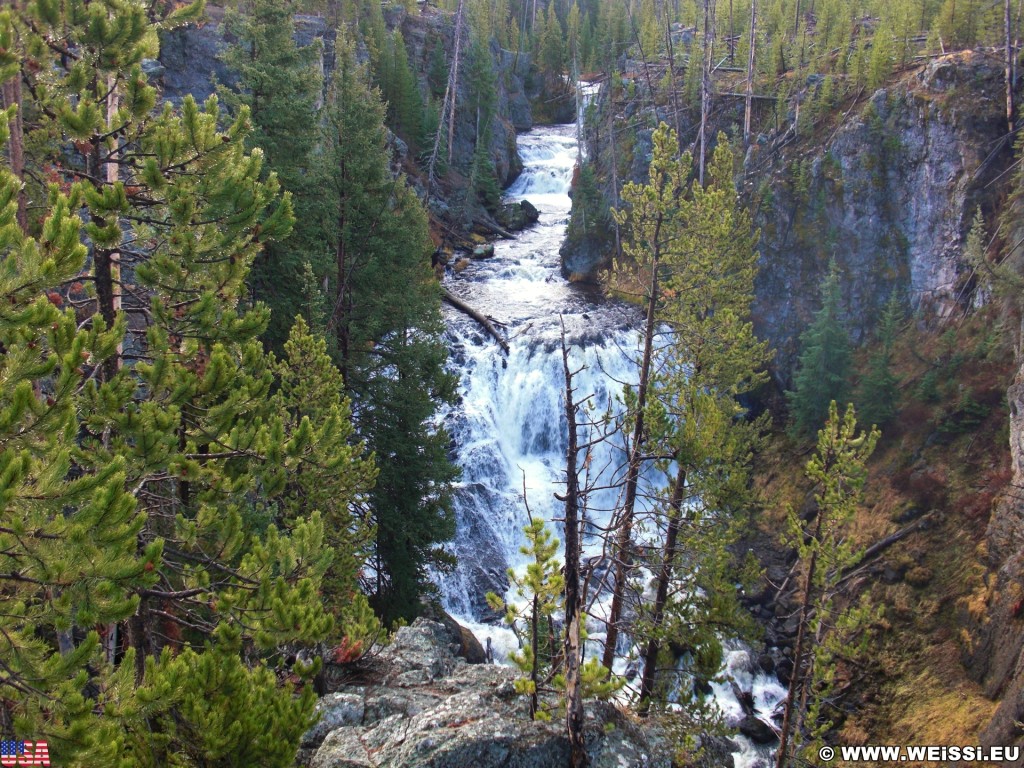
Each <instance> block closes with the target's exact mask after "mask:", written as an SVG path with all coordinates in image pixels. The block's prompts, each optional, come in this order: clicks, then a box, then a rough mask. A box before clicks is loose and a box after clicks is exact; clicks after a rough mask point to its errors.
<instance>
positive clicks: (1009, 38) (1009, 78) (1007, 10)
mask: <svg viewBox="0 0 1024 768" xmlns="http://www.w3.org/2000/svg"><path fill="white" fill-rule="evenodd" d="M1012 2H1013V0H1004V2H1003V24H1004V27H1005V30H1006V61H1005V68H1006V73H1005V74H1006V130H1007V131H1008V132H1009V133H1011V134H1012V133H1013V111H1014V109H1013V80H1014V71H1013V70H1014V62H1015V59H1016V55H1015V54H1016V51H1015V50H1014V46H1013V13H1012V12H1011V7H1010V6H1011V4H1012Z"/></svg>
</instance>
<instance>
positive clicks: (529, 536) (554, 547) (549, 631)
mask: <svg viewBox="0 0 1024 768" xmlns="http://www.w3.org/2000/svg"><path fill="white" fill-rule="evenodd" d="M523 532H524V533H525V535H526V541H527V543H526V544H524V545H523V546H522V547H520V548H519V549H520V552H522V553H523V554H524V555H526V556H527V557H529V558H531V562H529V563H527V565H526V572H525V573H524V574H523V575H521V576H520V575H519V574H517V573H516V572H515V571H514V570H513V569H511V568H510V569H509V570H508V578H509V581H510V582H511V583H512V586H513V587H514V589H515V594H516V596H517V597H518V598H519V599H520V600H522V601H523V602H522V604H521V605H519V606H516V605H515V604H514V603H513V604H507V603H505V602H504V601H503V600H502V599H501V598H500V597H498V596H497V595H495V594H494V593H493V592H491V593H488V595H487V602H488V603H489V604H490V605H491V607H492V608H494V609H495V610H498V611H502V612H504V614H505V621H506V623H507V624H508V625H509V626H510V627H512V629H513V630H514V631H515V632H516V634H517V635H518V636H519V637H520V640H521V642H522V650H520V651H516V652H514V653H513V654H512V662H513V663H514V664H515V665H516V666H517V667H519V669H520V671H522V672H523V674H525V675H526V677H525V678H522V679H520V680H517V681H516V690H517V691H518V692H519V693H522V694H525V695H527V696H528V697H529V698H530V717H531V718H533V719H535V720H536V719H542V720H548V719H550V717H551V714H550V713H549V712H547V711H546V710H543V709H541V706H540V692H541V690H540V689H541V686H542V685H543V684H545V683H547V682H548V681H550V679H551V676H552V675H551V667H552V664H553V663H554V659H555V656H556V654H557V653H558V644H557V641H556V639H555V628H554V615H555V613H556V612H559V611H561V609H562V599H563V594H562V593H563V588H564V583H565V582H564V579H563V577H562V575H561V568H562V565H561V562H560V561H559V558H558V539H557V538H556V537H555V536H554V535H553V534H552V533H551V530H550V529H549V528H548V527H547V525H546V524H545V523H544V521H543V520H540V519H536V518H534V517H532V516H531V517H530V523H529V525H527V526H526V528H524V529H523Z"/></svg>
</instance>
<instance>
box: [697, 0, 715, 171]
mask: <svg viewBox="0 0 1024 768" xmlns="http://www.w3.org/2000/svg"><path fill="white" fill-rule="evenodd" d="M714 14H715V3H714V0H704V49H703V64H702V67H701V68H702V73H701V87H700V137H699V141H700V162H699V164H698V170H697V179H698V181H699V182H700V184H701V186H703V185H704V164H705V156H706V155H707V146H708V118H709V114H708V113H709V112H710V111H711V65H712V61H713V60H712V56H713V49H714V41H715V19H714Z"/></svg>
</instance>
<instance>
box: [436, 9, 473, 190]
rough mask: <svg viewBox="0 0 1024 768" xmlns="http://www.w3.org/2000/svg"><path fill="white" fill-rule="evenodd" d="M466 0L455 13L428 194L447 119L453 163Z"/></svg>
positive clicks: (449, 156)
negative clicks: (449, 62)
mask: <svg viewBox="0 0 1024 768" xmlns="http://www.w3.org/2000/svg"><path fill="white" fill-rule="evenodd" d="M464 3H465V0H459V7H458V8H457V9H456V11H455V32H454V34H455V40H454V43H453V45H452V61H451V64H450V66H449V68H448V83H447V85H446V86H445V89H444V99H443V100H442V102H441V119H440V120H439V121H438V124H437V133H436V134H434V148H433V150H432V151H431V153H430V163H429V164H428V166H427V194H430V191H431V190H432V189H433V187H434V182H435V180H436V177H435V173H434V171H435V168H436V166H437V156H438V153H439V152H440V151H441V136H442V133H441V131H442V127H443V126H444V121H445V119H447V120H448V162H449V163H450V162H451V161H452V144H453V143H454V139H455V101H456V96H457V93H458V87H459V58H460V53H461V48H462V32H463V17H464V14H463V8H464Z"/></svg>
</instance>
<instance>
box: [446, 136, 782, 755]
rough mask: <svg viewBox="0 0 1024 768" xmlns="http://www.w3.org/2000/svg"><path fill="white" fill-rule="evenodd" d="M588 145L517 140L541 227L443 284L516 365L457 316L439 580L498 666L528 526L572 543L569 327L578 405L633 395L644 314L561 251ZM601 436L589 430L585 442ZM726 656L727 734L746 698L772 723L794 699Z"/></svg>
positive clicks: (609, 403)
mask: <svg viewBox="0 0 1024 768" xmlns="http://www.w3.org/2000/svg"><path fill="white" fill-rule="evenodd" d="M577 147H578V145H577V137H576V126H575V125H559V126H544V127H538V128H535V129H533V130H532V131H530V132H529V133H525V134H522V135H520V137H519V152H520V155H521V157H522V159H523V165H524V170H523V173H522V174H521V175H520V177H519V178H518V179H517V181H516V182H515V183H514V184H513V185H512V186H511V187H510V188H509V189H508V190H507V191H506V199H507V200H508V201H511V202H516V201H519V200H528V201H529V202H530V203H531V204H533V205H534V206H536V208H537V209H538V210H539V211H540V220H539V221H538V223H537V224H536V225H534V226H533V227H532V228H531V229H528V230H526V231H524V232H522V233H521V234H520V235H519V237H517V238H516V239H515V240H504V241H499V242H497V243H495V253H494V256H493V257H492V258H489V259H485V260H475V261H472V262H471V263H470V264H469V265H468V266H466V267H465V268H464V269H462V270H461V271H459V272H458V273H452V274H450V275H449V276H448V277H447V278H446V282H445V285H446V287H447V288H448V289H449V290H451V291H452V292H453V293H455V294H456V295H458V296H459V298H461V299H463V300H465V301H466V302H467V303H469V304H471V305H472V306H473V307H475V308H477V309H478V310H480V311H481V312H483V313H484V314H486V315H488V316H490V317H491V318H492V319H493V320H494V321H496V322H497V323H498V324H500V327H501V328H502V329H503V331H504V333H505V334H506V336H507V338H508V342H509V352H508V353H507V354H506V353H505V352H504V351H503V350H502V349H501V347H500V346H499V345H498V343H497V342H496V341H495V340H493V339H491V338H490V337H488V336H487V335H486V334H485V333H484V332H483V331H482V329H481V328H480V327H479V326H477V325H476V324H475V322H474V321H473V320H471V319H470V318H468V317H466V316H464V315H462V314H460V313H458V312H456V311H455V310H453V309H450V308H449V309H448V310H446V311H447V312H448V313H449V314H448V317H447V324H448V327H449V332H448V342H449V345H450V354H451V365H452V366H453V368H454V370H455V371H456V372H457V374H458V376H459V381H460V383H459V396H460V400H459V402H458V403H457V405H456V406H455V407H454V408H453V409H452V410H451V412H449V413H448V414H447V416H446V418H445V424H446V427H447V429H448V430H449V432H450V434H451V435H452V437H453V441H454V444H455V452H456V455H457V461H458V464H459V467H460V468H461V470H462V478H461V481H460V483H459V484H458V486H457V490H456V518H457V533H456V538H455V541H454V542H453V544H452V545H451V549H452V551H453V552H454V553H455V555H456V557H457V558H458V565H457V566H456V568H455V570H454V572H453V573H450V574H445V575H443V576H440V577H439V578H438V581H439V584H440V587H441V592H442V597H443V603H444V606H445V609H446V610H447V611H448V612H449V613H451V614H452V615H454V616H455V617H456V618H458V620H459V621H460V622H462V623H463V624H465V625H467V626H469V627H470V628H472V630H473V631H474V632H475V633H476V634H477V636H478V637H479V638H480V640H481V642H486V641H488V640H489V641H490V642H491V643H492V645H493V647H494V650H495V656H496V658H497V660H499V661H501V662H504V661H506V660H507V658H508V654H509V653H510V652H511V651H513V650H514V649H515V648H516V647H517V646H518V642H517V640H516V637H515V634H514V633H513V632H512V631H511V630H510V629H508V628H507V627H506V626H505V625H503V623H502V622H501V621H500V617H498V616H496V615H495V614H494V612H493V611H492V610H491V609H490V608H489V607H488V605H487V602H486V599H485V594H486V593H487V592H488V591H493V592H495V593H497V594H498V595H500V596H502V597H504V598H505V599H507V600H512V601H514V600H515V597H516V596H515V594H514V588H513V589H512V590H510V589H509V586H510V585H509V579H508V576H507V571H508V569H509V568H511V569H513V570H515V571H517V572H522V571H523V570H525V567H526V563H527V559H528V558H527V557H526V556H525V555H524V554H522V553H521V552H520V547H521V546H523V545H524V544H525V543H526V539H525V537H524V534H523V528H524V526H526V525H527V523H528V522H529V519H530V516H531V515H532V516H533V517H534V518H540V519H543V520H545V521H546V522H547V523H548V524H549V525H550V526H551V527H552V528H553V529H554V530H555V531H556V533H557V535H558V536H559V538H561V537H562V530H561V519H562V503H561V502H560V501H559V500H558V499H557V498H556V496H555V494H557V493H560V492H562V491H563V489H564V476H565V469H564V467H565V450H566V441H567V437H566V423H565V415H564V388H565V384H564V374H563V368H562V350H561V345H562V341H563V329H564V341H565V344H566V345H567V346H568V347H569V350H570V365H571V366H572V368H573V370H574V371H575V370H577V369H578V370H579V373H578V374H577V375H576V376H575V378H574V386H575V393H576V395H575V396H576V398H577V399H578V400H583V399H585V398H590V400H589V403H590V405H591V406H592V409H593V412H594V413H604V412H610V413H612V414H613V415H614V414H617V413H619V412H621V408H622V404H621V393H622V389H623V386H624V385H627V384H632V385H635V384H636V375H637V374H636V371H637V364H636V361H637V360H638V359H639V349H638V345H639V340H640V337H639V333H638V331H637V328H639V326H640V323H641V316H640V313H639V310H638V309H637V308H636V307H635V306H632V305H630V304H628V303H623V302H618V301H614V300H610V299H607V298H605V297H604V296H603V295H602V294H601V292H600V291H599V290H598V289H596V288H594V287H593V286H586V285H580V284H573V283H569V282H568V281H566V280H565V279H564V278H563V277H562V276H561V274H560V262H559V256H558V249H559V246H560V245H561V243H562V241H563V239H564V236H565V228H566V224H567V221H568V215H569V209H570V203H571V201H570V197H569V189H570V184H571V180H572V174H573V168H574V166H575V164H576V161H577V152H578V149H577ZM596 436H597V434H596V433H594V432H591V433H588V432H587V431H586V430H585V431H584V433H583V434H581V436H580V439H581V442H585V441H586V440H588V439H590V438H592V437H596ZM624 462H625V453H624V451H623V449H622V447H621V440H618V441H617V440H615V439H614V438H613V439H611V440H609V441H607V442H602V443H600V444H599V445H597V446H596V447H595V449H594V450H593V452H592V456H591V458H590V464H589V466H590V467H591V473H590V477H589V479H590V481H591V483H592V484H593V485H594V486H595V487H596V488H597V490H596V491H595V492H594V493H592V494H589V495H588V498H587V502H588V504H587V507H588V514H589V515H590V517H589V518H588V519H587V524H588V526H587V528H588V529H589V530H590V535H589V536H585V538H584V542H583V548H584V552H583V556H584V560H587V559H590V560H591V562H593V563H595V564H596V565H597V570H598V572H600V560H601V555H602V545H603V540H602V539H601V537H599V536H598V535H597V531H598V530H600V529H601V528H602V527H603V526H606V525H607V524H608V522H609V520H610V517H611V514H612V511H613V510H614V509H615V506H616V503H617V500H618V491H619V489H618V488H617V487H616V486H617V482H616V480H617V478H620V477H621V473H622V471H623V465H624ZM648 479H649V480H650V481H651V482H657V478H648ZM606 608H607V606H606V605H605V596H604V595H602V594H600V593H599V594H597V595H596V597H593V598H592V603H591V604H589V605H588V606H587V608H586V610H587V612H588V615H589V616H590V617H591V619H590V626H589V627H588V631H589V640H588V649H587V653H588V655H599V654H600V652H601V649H602V647H603V640H604V627H603V624H602V622H601V619H602V618H603V617H604V615H605V614H606ZM728 647H729V650H728V651H727V654H726V661H725V665H724V668H723V670H722V676H721V679H720V680H718V681H715V682H712V684H711V688H712V690H713V693H714V696H715V699H716V701H717V703H718V705H719V707H720V708H721V710H722V712H723V714H724V716H725V719H726V721H727V723H729V724H730V725H732V726H734V727H735V726H736V725H738V724H739V723H740V722H741V721H742V720H743V718H744V717H745V715H746V713H745V712H744V710H743V708H742V706H741V705H740V703H739V701H738V699H737V696H736V691H737V690H739V691H744V692H750V693H751V694H752V695H753V699H754V704H755V706H756V708H757V711H758V713H759V715H760V716H761V717H762V718H763V719H764V721H765V722H771V715H772V713H773V712H774V710H775V707H776V705H777V704H778V702H779V701H780V700H781V699H782V698H783V696H784V695H785V691H784V689H783V687H782V686H781V684H780V683H779V682H778V680H777V679H775V678H774V677H773V676H769V675H766V674H764V673H763V672H761V671H760V669H758V668H757V666H756V661H755V659H756V654H754V653H752V652H751V650H750V649H749V648H746V647H743V646H742V645H740V644H730V645H729V646H728ZM630 651H631V649H630V647H629V643H628V640H627V641H626V642H625V643H624V644H620V653H622V654H623V655H624V656H625V657H627V658H626V659H624V660H620V661H619V662H618V664H617V666H616V669H615V671H616V672H618V673H620V674H626V675H627V677H628V678H629V679H630V680H631V681H632V683H635V684H638V683H639V679H638V678H637V677H634V675H635V674H636V672H637V668H638V667H639V665H640V664H642V661H641V660H637V659H636V654H635V653H631V652H630ZM629 657H632V658H633V659H634V660H633V661H629ZM680 679H681V680H685V679H686V675H685V660H681V661H680ZM632 683H631V685H632ZM630 692H632V693H635V690H632V691H631V686H627V688H626V689H625V691H624V693H623V694H622V695H623V696H628V695H629V694H630ZM735 748H736V751H735V752H734V761H735V764H736V766H737V768H754V766H758V765H767V764H768V763H769V761H770V757H771V747H770V746H757V745H755V744H754V743H753V742H752V741H750V740H749V739H747V738H746V737H744V736H738V737H736V738H735Z"/></svg>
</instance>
